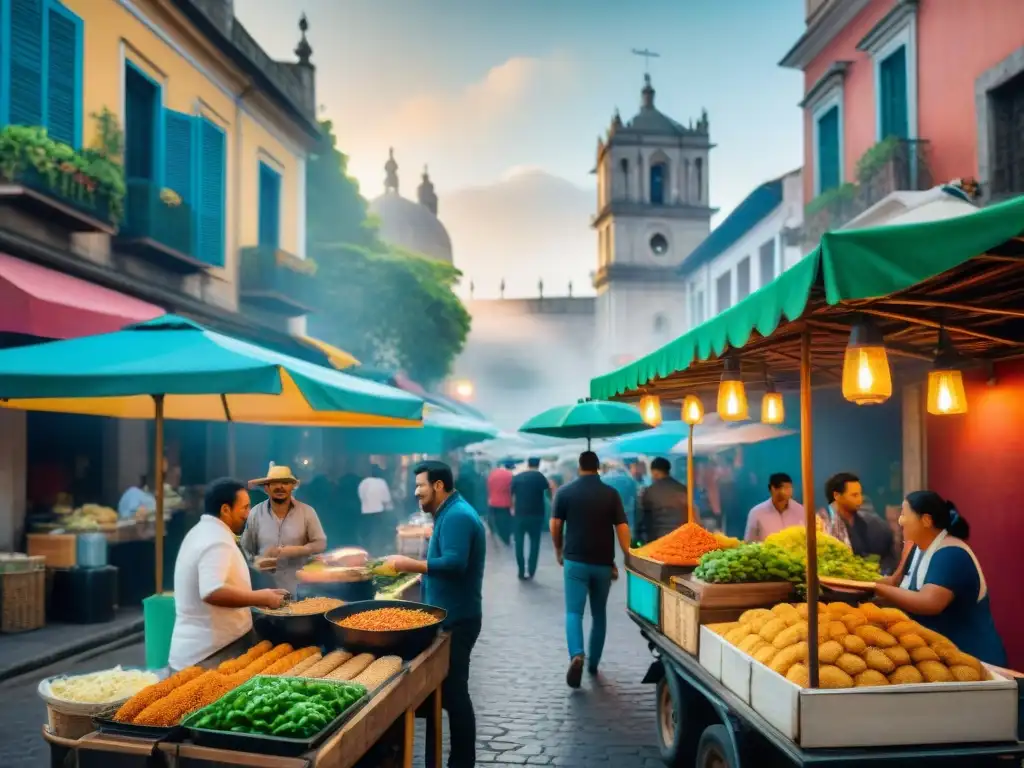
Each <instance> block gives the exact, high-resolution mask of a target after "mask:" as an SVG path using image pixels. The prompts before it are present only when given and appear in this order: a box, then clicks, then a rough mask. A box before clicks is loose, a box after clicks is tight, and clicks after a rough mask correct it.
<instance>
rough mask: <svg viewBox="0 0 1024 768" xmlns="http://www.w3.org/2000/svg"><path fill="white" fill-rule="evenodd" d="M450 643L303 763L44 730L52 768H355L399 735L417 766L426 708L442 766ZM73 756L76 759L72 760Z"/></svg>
mask: <svg viewBox="0 0 1024 768" xmlns="http://www.w3.org/2000/svg"><path fill="white" fill-rule="evenodd" d="M450 646H451V643H450V638H449V636H448V635H447V634H442V635H441V636H440V637H439V638H438V639H437V641H436V642H435V643H434V644H433V645H432V646H431V647H430V648H428V649H427V650H426V651H424V652H423V653H421V654H420V655H419V656H417V657H416V658H415V659H413V661H412V662H411V664H410V666H409V670H408V672H407V673H406V674H404V675H402V676H401V677H399V678H397V679H396V680H394V681H393V682H392V683H390V684H389V685H388V686H387V687H385V688H384V689H383V690H381V691H379V692H378V693H377V695H376V696H374V697H373V699H372V700H371V701H370V702H369V704H367V705H366V706H365V707H364V708H363V709H362V710H360V711H359V712H358V713H357V714H356V715H355V716H354V717H353V718H352V719H351V720H350V721H349V722H348V723H346V724H345V725H344V726H343V727H342V728H341V729H340V730H339V731H338V732H337V733H335V734H333V735H332V736H330V737H328V739H327V740H326V741H325V742H324V743H323V745H321V747H320V748H319V749H317V750H315V751H313V752H310V753H308V754H306V755H303V756H302V757H297V758H289V757H274V756H270V755H261V754H252V753H248V752H235V751H232V750H226V749H211V748H208V747H200V746H197V745H195V744H191V743H188V742H185V743H181V744H170V743H165V742H160V741H147V740H143V739H128V738H124V737H111V736H107V735H104V734H101V733H99V732H94V733H90V734H88V735H86V736H83V737H82V738H81V739H77V740H71V739H62V738H59V737H57V736H53V735H52V734H51V733H50V732H49V729H48V728H47V727H45V726H44V727H43V738H44V739H45V740H46V741H47V742H49V744H50V748H51V754H52V760H51V765H53V766H61V765H76V766H77V768H113V766H117V767H118V768H122V767H123V768H129V767H131V768H134V767H135V766H139V768H142V767H143V766H145V768H156V767H157V766H161V767H162V766H166V768H213V767H214V766H253V768H353V766H356V765H357V764H358V763H359V761H360V760H361V759H362V758H363V756H364V755H366V753H367V752H368V751H369V750H370V749H371V748H373V747H374V746H375V745H376V744H377V743H378V742H380V741H382V740H385V739H387V738H390V737H392V736H393V735H394V734H396V732H397V735H398V738H399V740H400V742H401V744H400V746H401V753H402V760H401V765H402V766H403V768H412V765H413V736H414V734H415V730H416V729H415V718H416V713H417V710H421V709H422V708H423V707H424V706H425V705H426V706H428V707H429V708H430V710H431V714H432V717H431V718H429V719H428V720H427V722H428V724H429V727H432V728H434V733H435V735H436V739H435V740H434V743H435V744H436V747H435V749H436V753H435V758H436V760H435V764H436V765H438V766H440V765H442V761H441V755H440V752H441V684H442V683H443V682H444V679H445V678H446V677H447V676H448V658H449V653H450ZM69 755H74V757H73V758H69Z"/></svg>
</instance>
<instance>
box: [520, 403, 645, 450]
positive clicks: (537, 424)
mask: <svg viewBox="0 0 1024 768" xmlns="http://www.w3.org/2000/svg"><path fill="white" fill-rule="evenodd" d="M650 428H651V427H650V425H648V424H647V423H646V422H644V420H643V417H642V416H641V415H640V409H638V408H637V407H636V406H633V405H629V404H628V403H612V402H608V401H605V400H590V399H588V398H584V399H582V400H580V401H578V402H577V403H575V404H574V405H559V406H556V407H555V408H549V409H548V410H546V411H544V412H543V413H539V414H537V415H536V416H534V417H533V418H532V419H530V420H529V421H527V422H526V423H525V424H523V426H521V427H520V428H519V431H520V432H527V433H529V434H532V435H547V436H548V437H563V438H567V439H573V438H586V441H587V450H590V441H591V440H593V439H595V438H602V437H618V436H619V435H628V434H629V433H631V432H639V431H641V430H644V429H650Z"/></svg>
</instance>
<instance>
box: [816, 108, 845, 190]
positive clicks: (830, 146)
mask: <svg viewBox="0 0 1024 768" xmlns="http://www.w3.org/2000/svg"><path fill="white" fill-rule="evenodd" d="M839 165H840V163H839V107H832V108H831V109H830V110H828V111H827V112H825V114H823V115H822V116H821V117H819V118H818V192H819V193H821V192H827V191H828V190H830V189H835V188H836V187H838V186H839V184H840V183H841V181H842V180H841V179H840V178H839Z"/></svg>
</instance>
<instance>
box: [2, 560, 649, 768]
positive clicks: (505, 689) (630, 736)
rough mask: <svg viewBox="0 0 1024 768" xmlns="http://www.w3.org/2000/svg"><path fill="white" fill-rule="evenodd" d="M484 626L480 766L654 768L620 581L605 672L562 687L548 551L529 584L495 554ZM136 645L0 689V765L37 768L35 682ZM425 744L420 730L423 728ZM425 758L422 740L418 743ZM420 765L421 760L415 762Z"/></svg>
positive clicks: (132, 653)
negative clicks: (572, 686)
mask: <svg viewBox="0 0 1024 768" xmlns="http://www.w3.org/2000/svg"><path fill="white" fill-rule="evenodd" d="M484 590H485V603H484V628H483V632H482V634H481V636H480V640H479V642H478V643H477V647H476V650H475V651H474V654H473V665H472V673H471V686H472V690H473V701H474V703H475V705H476V712H477V722H478V727H479V734H478V742H479V746H478V750H477V762H478V764H480V765H482V766H491V765H556V766H571V767H578V768H584V766H586V768H601V767H602V766H608V767H609V768H613V767H614V768H656V767H657V766H661V765H662V763H661V762H660V760H658V759H657V754H658V753H657V748H656V747H655V746H654V745H655V730H654V691H653V689H652V687H650V686H645V685H641V684H640V680H641V679H642V678H643V675H644V673H645V672H646V670H647V666H648V664H649V662H650V655H649V654H648V652H647V648H646V645H645V644H644V642H643V641H642V639H641V637H640V634H639V632H638V631H637V629H636V627H635V625H634V624H633V623H632V622H631V621H629V619H628V618H627V617H626V615H625V582H624V580H623V579H620V580H619V581H618V582H616V583H615V585H614V587H613V589H612V595H611V598H610V601H609V628H608V642H607V645H606V650H605V655H604V661H603V662H602V665H601V667H602V668H601V674H600V676H599V677H598V678H596V679H592V678H589V677H588V676H586V675H585V676H584V682H583V687H582V688H581V689H579V690H577V691H573V690H570V689H569V688H568V687H566V685H565V671H566V666H567V663H568V658H567V652H566V650H565V629H564V621H563V613H562V582H561V569H560V568H559V567H558V566H557V565H556V564H555V562H554V557H553V555H552V553H551V550H550V547H546V548H545V549H544V551H543V552H542V554H541V566H540V570H539V572H538V574H537V578H536V580H535V581H533V582H524V583H520V582H519V581H517V579H516V572H515V563H514V558H513V557H512V556H511V553H510V552H508V551H503V550H501V549H497V548H496V547H494V546H492V547H491V548H490V551H489V552H488V567H487V577H486V580H485V584H484ZM143 657H144V654H143V649H142V645H141V644H135V645H132V646H129V647H127V648H122V649H120V650H114V651H107V652H104V653H101V654H100V655H94V656H91V657H89V656H87V657H80V658H79V659H78V660H70V661H69V662H65V663H64V664H63V665H57V666H56V667H52V668H50V669H46V670H40V671H39V672H36V673H33V674H31V675H28V676H26V677H22V678H18V679H14V680H11V681H8V682H7V683H5V684H3V685H0V766H3V768H43V766H46V765H47V764H48V762H47V759H48V758H47V756H48V750H47V749H46V746H45V744H44V742H43V740H42V738H41V737H40V735H39V733H40V728H41V726H42V724H43V723H44V722H45V720H46V707H45V706H44V705H43V703H42V701H40V699H39V697H38V696H37V694H36V685H37V681H38V680H39V679H40V678H41V677H44V676H47V675H52V674H57V673H59V672H84V671H90V670H95V669H103V668H107V667H112V666H114V665H115V664H118V663H121V664H126V665H129V664H141V663H142V661H143ZM420 732H421V733H420V735H421V736H422V725H421V726H420ZM419 741H420V745H419V749H420V755H422V738H420V739H419ZM417 765H422V757H420V758H419V759H418V760H417Z"/></svg>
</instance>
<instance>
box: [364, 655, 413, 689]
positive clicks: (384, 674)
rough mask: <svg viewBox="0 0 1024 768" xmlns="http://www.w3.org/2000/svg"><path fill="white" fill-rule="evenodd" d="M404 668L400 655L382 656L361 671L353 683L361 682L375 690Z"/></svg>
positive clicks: (367, 687)
mask: <svg viewBox="0 0 1024 768" xmlns="http://www.w3.org/2000/svg"><path fill="white" fill-rule="evenodd" d="M401 668H402V659H401V657H399V656H381V657H380V658H379V659H377V660H376V661H375V662H373V663H372V664H370V666H368V667H367V668H366V669H364V670H363V671H362V672H360V673H359V674H358V675H357V676H356V677H355V679H354V680H353V681H352V682H353V683H361V684H362V685H365V686H366V690H368V691H373V690H375V689H376V688H377V687H378V686H380V685H383V684H384V682H386V681H387V680H388V678H390V677H391V676H392V675H394V674H396V673H397V672H398V671H399V670H400V669H401Z"/></svg>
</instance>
